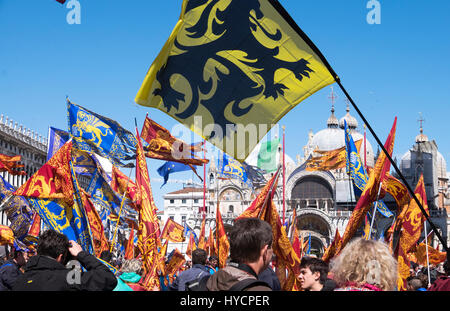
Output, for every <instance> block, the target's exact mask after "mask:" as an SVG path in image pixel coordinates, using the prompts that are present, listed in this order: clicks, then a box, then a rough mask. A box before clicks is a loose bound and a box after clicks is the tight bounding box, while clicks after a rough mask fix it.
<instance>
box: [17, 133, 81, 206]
mask: <svg viewBox="0 0 450 311" xmlns="http://www.w3.org/2000/svg"><path fill="white" fill-rule="evenodd" d="M71 150H72V141H71V140H70V141H68V142H67V143H65V144H64V145H63V146H62V147H61V148H60V149H59V150H58V151H57V152H56V153H55V154H54V155H53V157H52V158H51V159H50V160H48V161H47V163H45V164H44V165H43V166H42V167H41V168H40V169H39V170H38V171H37V172H36V173H34V174H33V176H31V177H30V179H28V181H27V182H26V183H25V184H23V185H22V186H21V187H20V188H19V189H17V190H16V191H15V192H14V195H19V196H26V197H34V198H40V199H63V200H64V201H66V202H67V203H68V204H69V205H73V193H74V192H73V184H72V174H71V172H70V160H71Z"/></svg>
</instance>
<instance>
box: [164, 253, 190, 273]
mask: <svg viewBox="0 0 450 311" xmlns="http://www.w3.org/2000/svg"><path fill="white" fill-rule="evenodd" d="M185 262H186V259H185V258H184V256H183V254H182V253H181V252H180V251H179V250H178V249H177V248H175V250H174V252H173V254H172V257H171V258H170V260H169V262H168V263H167V265H166V269H165V272H166V274H165V275H173V274H175V273H176V272H177V271H178V270H179V269H180V268H181V267H182V266H183V264H184V263H185Z"/></svg>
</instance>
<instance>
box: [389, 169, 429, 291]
mask: <svg viewBox="0 0 450 311" xmlns="http://www.w3.org/2000/svg"><path fill="white" fill-rule="evenodd" d="M414 195H415V196H416V198H417V199H418V200H419V202H420V203H421V204H422V206H423V208H424V210H425V212H427V213H428V205H427V195H426V192H425V184H424V181H423V174H422V175H421V176H420V178H419V181H418V183H417V186H416V189H415V190H414ZM399 216H400V215H399ZM401 216H402V218H401V219H400V220H399V223H400V225H401V230H400V238H399V242H398V244H397V247H396V249H395V251H394V256H396V257H397V261H398V278H397V288H398V290H402V291H404V290H406V279H407V278H408V276H409V268H410V263H409V260H408V252H410V251H411V249H412V248H413V247H414V246H415V245H416V243H417V241H419V238H420V234H421V232H422V228H423V222H424V221H425V216H424V215H423V213H422V211H421V210H420V208H419V206H418V205H417V203H416V201H415V200H414V199H411V201H410V203H409V205H408V207H407V208H406V209H405V211H404V213H402V215H401Z"/></svg>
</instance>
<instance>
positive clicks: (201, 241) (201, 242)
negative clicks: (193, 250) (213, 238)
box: [197, 214, 206, 250]
mask: <svg viewBox="0 0 450 311" xmlns="http://www.w3.org/2000/svg"><path fill="white" fill-rule="evenodd" d="M205 225H206V216H205V214H203V221H202V226H201V229H200V235H199V237H198V245H197V248H200V249H203V250H205V248H206V245H205Z"/></svg>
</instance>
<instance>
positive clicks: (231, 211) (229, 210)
mask: <svg viewBox="0 0 450 311" xmlns="http://www.w3.org/2000/svg"><path fill="white" fill-rule="evenodd" d="M228 213H230V214H231V213H234V206H233V205H230V206H228Z"/></svg>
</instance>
